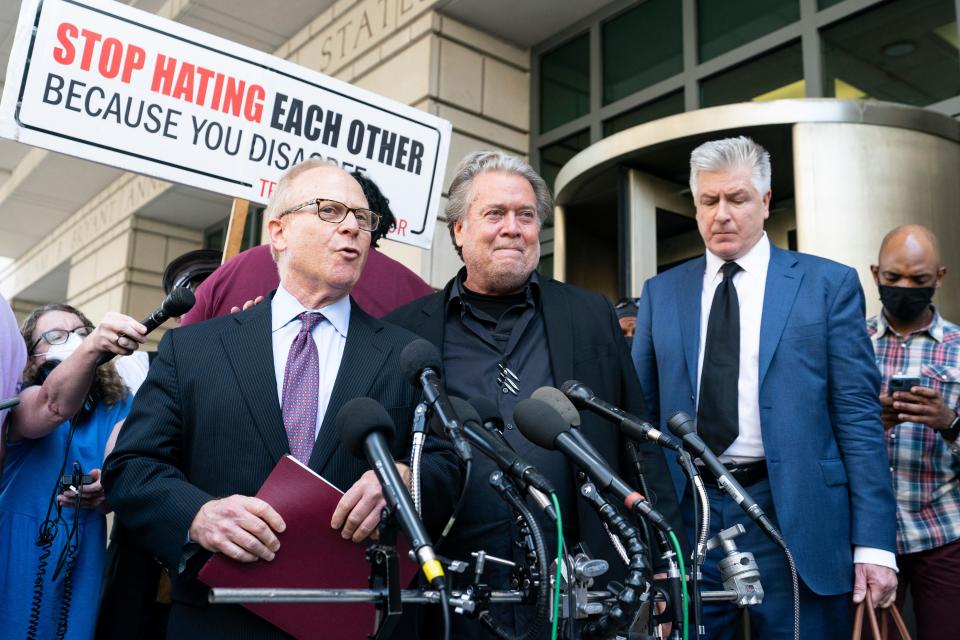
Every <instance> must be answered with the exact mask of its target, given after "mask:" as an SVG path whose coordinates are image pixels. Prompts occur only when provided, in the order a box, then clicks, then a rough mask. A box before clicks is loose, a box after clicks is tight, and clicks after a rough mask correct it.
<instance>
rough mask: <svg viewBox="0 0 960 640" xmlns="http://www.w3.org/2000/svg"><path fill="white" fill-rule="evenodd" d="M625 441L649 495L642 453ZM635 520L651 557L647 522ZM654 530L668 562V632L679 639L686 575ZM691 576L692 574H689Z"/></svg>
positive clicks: (631, 439) (668, 543) (630, 440)
mask: <svg viewBox="0 0 960 640" xmlns="http://www.w3.org/2000/svg"><path fill="white" fill-rule="evenodd" d="M626 443H627V453H628V455H629V456H630V460H631V462H632V463H633V467H634V474H635V475H636V476H637V481H638V482H639V483H640V490H641V491H642V492H643V494H644V495H646V496H649V495H650V491H649V489H648V488H647V481H646V479H645V478H644V475H643V454H642V453H640V451H639V450H638V449H637V443H636V441H635V440H634V439H633V438H631V437H627V439H626ZM694 473H696V469H694ZM698 479H699V476H698ZM694 515H696V514H694ZM636 520H637V522H639V523H640V526H641V527H642V529H643V532H644V538H645V539H646V540H647V543H648V545H650V554H651V557H652V554H653V539H652V535H651V532H650V526H649V524H648V523H647V521H646V520H645V519H643V518H641V517H636ZM654 530H655V531H656V532H657V540H658V542H659V543H660V548H661V549H663V553H662V554H661V558H663V559H664V560H666V562H667V564H668V568H667V581H668V582H667V584H668V585H669V588H670V598H669V599H668V600H667V602H668V603H669V605H670V607H671V609H672V613H671V617H672V618H673V622H674V627H673V632H672V633H671V634H670V636H671V638H674V639H675V640H679V638H681V637H682V634H681V633H680V627H681V625H682V624H683V622H684V620H683V587H684V584H683V583H684V580H685V579H686V576H684V575H682V574H681V572H680V567H679V566H678V565H677V558H676V553H674V551H673V550H672V549H673V547H672V546H671V545H670V541H669V540H667V537H666V535H664V533H663V531H660V530H659V529H654ZM704 544H706V543H704ZM694 555H696V551H694ZM694 564H696V563H694ZM691 578H693V576H692V575H691ZM695 588H696V580H695V579H694V580H693V582H692V588H691V591H694V590H695ZM695 597H696V601H697V602H699V601H700V597H699V593H697V594H696V596H695ZM696 620H699V618H696Z"/></svg>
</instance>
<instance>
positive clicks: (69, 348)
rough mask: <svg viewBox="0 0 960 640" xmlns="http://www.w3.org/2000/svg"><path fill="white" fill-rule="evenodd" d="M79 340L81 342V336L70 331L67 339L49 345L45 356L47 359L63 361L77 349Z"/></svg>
mask: <svg viewBox="0 0 960 640" xmlns="http://www.w3.org/2000/svg"><path fill="white" fill-rule="evenodd" d="M81 342H83V338H81V337H80V336H78V335H77V334H75V333H71V334H70V337H69V338H67V341H66V342H64V343H63V344H52V345H50V348H49V349H47V352H46V353H45V354H44V355H46V356H47V361H51V360H59V361H60V362H63V361H64V360H66V359H67V356H69V355H70V354H71V353H73V352H74V351H76V350H77V347H79V346H80V343H81Z"/></svg>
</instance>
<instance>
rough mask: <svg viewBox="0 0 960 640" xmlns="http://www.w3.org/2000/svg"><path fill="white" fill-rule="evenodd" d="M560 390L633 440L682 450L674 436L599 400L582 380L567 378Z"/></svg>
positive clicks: (578, 405) (578, 404) (581, 406)
mask: <svg viewBox="0 0 960 640" xmlns="http://www.w3.org/2000/svg"><path fill="white" fill-rule="evenodd" d="M560 391H561V392H562V393H563V394H564V395H565V396H566V397H567V398H569V399H570V400H571V401H572V402H573V404H575V405H576V406H577V407H579V408H581V409H589V410H590V411H592V412H594V413H596V414H598V415H600V416H603V417H604V418H606V419H607V420H609V421H611V422H613V423H614V424H616V425H619V427H620V429H622V430H623V432H624V433H625V434H627V436H629V437H631V438H633V439H634V440H649V441H651V442H655V443H656V444H658V445H660V446H661V447H666V448H667V449H673V450H674V451H682V450H683V445H681V444H680V442H679V441H677V439H676V438H674V437H673V436H671V435H670V434H667V433H663V432H662V431H660V430H659V429H657V428H655V427H654V426H653V425H651V424H650V423H649V422H646V421H644V420H641V419H640V418H638V417H637V416H634V415H631V414H629V413H627V412H626V411H624V410H623V409H620V408H619V407H617V406H615V405H612V404H610V403H609V402H606V401H604V400H601V399H600V398H598V397H597V396H596V394H595V393H594V392H593V391H592V390H591V389H590V387H588V386H587V385H585V384H583V383H582V382H579V381H577V380H567V381H566V382H564V383H563V384H562V385H560Z"/></svg>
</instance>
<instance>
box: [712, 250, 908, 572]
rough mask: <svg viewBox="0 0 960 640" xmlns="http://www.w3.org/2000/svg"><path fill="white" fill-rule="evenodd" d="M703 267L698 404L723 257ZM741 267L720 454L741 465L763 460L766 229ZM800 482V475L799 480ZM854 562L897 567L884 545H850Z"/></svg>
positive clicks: (739, 261)
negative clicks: (734, 428) (731, 388)
mask: <svg viewBox="0 0 960 640" xmlns="http://www.w3.org/2000/svg"><path fill="white" fill-rule="evenodd" d="M706 258H707V266H706V268H705V269H704V272H703V291H702V293H701V294H700V351H699V355H698V358H697V403H698V404H699V402H700V375H701V374H702V372H703V351H704V347H705V345H706V342H707V323H708V321H709V319H710V308H711V307H712V306H713V295H714V292H715V291H716V289H717V286H719V284H720V282H721V281H722V280H723V274H722V273H721V272H720V267H722V266H723V263H724V262H725V260H724V259H723V258H720V257H717V256H715V255H714V254H712V253H710V250H709V249H708V250H707V255H706ZM734 262H736V263H737V264H738V265H740V269H741V270H740V271H738V272H737V273H736V275H734V276H733V286H734V288H735V289H736V290H737V299H738V301H739V303H740V377H739V379H738V380H737V393H738V397H739V402H738V404H737V410H738V412H739V419H740V432H739V435H738V436H737V439H736V440H734V441H733V442H732V443H731V444H730V446H729V447H728V448H727V450H726V451H718V452H714V453H718V454H720V455H719V457H720V460H721V461H722V462H724V463H734V464H740V463H744V462H753V461H756V460H761V459H763V458H764V451H763V439H762V437H761V433H760V321H761V319H762V317H763V294H764V291H766V287H767V267H768V266H769V264H770V239H769V238H767V234H766V232H764V234H763V237H761V238H760V240H758V241H757V244H755V245H753V248H751V249H750V251H748V252H747V253H746V254H745V255H743V256H742V257H740V258H739V259H737V260H735V261H734ZM799 480H801V481H802V479H799ZM853 561H854V563H857V564H862V563H868V564H876V565H880V566H883V567H889V568H891V569H893V570H895V571H896V570H897V557H896V556H895V555H894V554H893V553H891V552H889V551H885V550H883V549H874V548H872V547H854V548H853Z"/></svg>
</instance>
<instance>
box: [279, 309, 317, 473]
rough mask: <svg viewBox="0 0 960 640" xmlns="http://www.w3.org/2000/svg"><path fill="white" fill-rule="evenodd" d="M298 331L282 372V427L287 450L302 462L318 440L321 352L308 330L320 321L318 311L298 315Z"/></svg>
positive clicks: (304, 462) (307, 460) (305, 461)
mask: <svg viewBox="0 0 960 640" xmlns="http://www.w3.org/2000/svg"><path fill="white" fill-rule="evenodd" d="M297 317H298V318H300V333H298V334H297V336H296V337H295V338H294V339H293V344H291V345H290V351H289V353H288V354H287V366H286V368H285V369H284V371H283V401H282V402H281V408H282V410H283V426H284V427H285V428H286V430H287V441H288V442H289V443H290V453H292V454H293V455H294V457H296V459H297V460H299V461H300V462H302V463H303V464H307V463H308V462H309V460H310V453H311V452H312V451H313V443H314V441H315V440H316V439H317V403H318V399H319V396H320V355H319V354H318V353H317V343H316V342H314V341H313V336H312V335H311V331H313V328H314V327H315V326H317V324H319V323H320V321H321V320H323V316H322V315H320V314H319V313H312V312H309V311H304V312H303V313H301V314H300V315H299V316H297Z"/></svg>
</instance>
